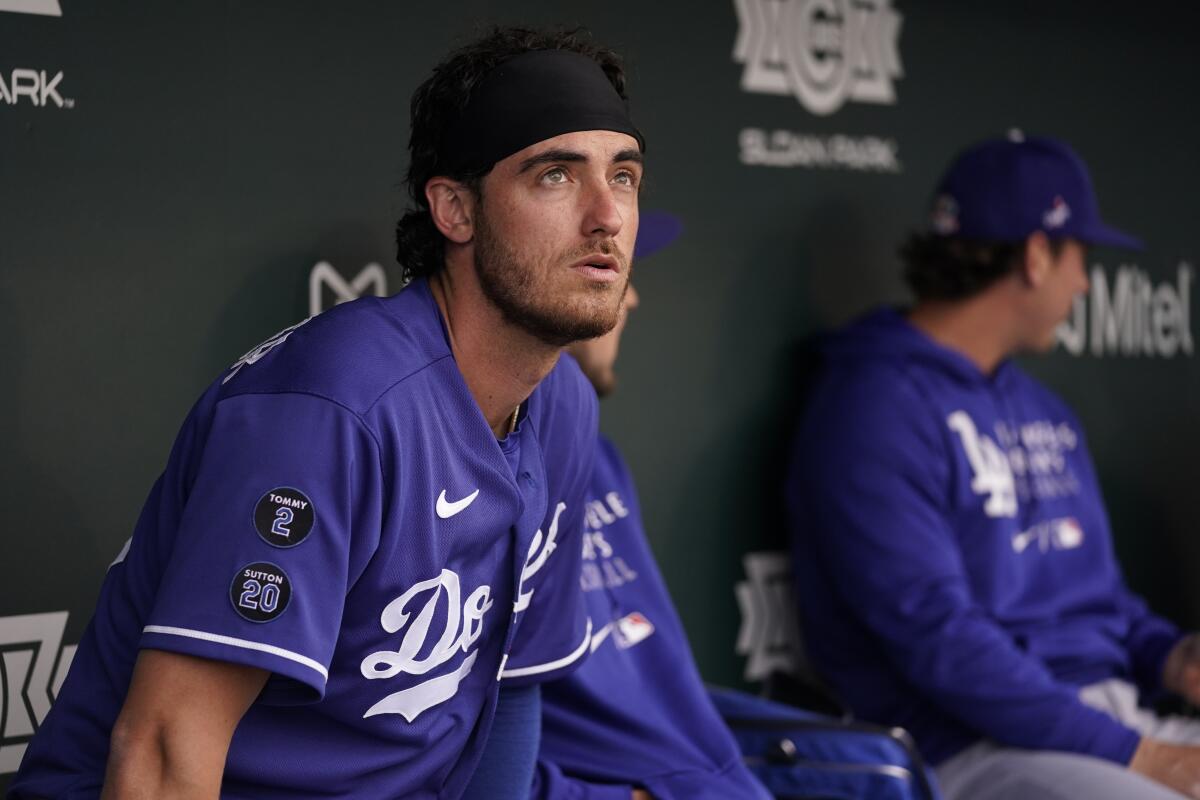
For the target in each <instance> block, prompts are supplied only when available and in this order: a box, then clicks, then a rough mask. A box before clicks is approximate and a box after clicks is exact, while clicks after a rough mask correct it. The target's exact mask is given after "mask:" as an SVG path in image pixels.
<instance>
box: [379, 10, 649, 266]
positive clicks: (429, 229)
mask: <svg viewBox="0 0 1200 800" xmlns="http://www.w3.org/2000/svg"><path fill="white" fill-rule="evenodd" d="M530 50H568V51H571V52H575V53H580V54H581V55H585V56H588V57H589V58H592V59H593V60H595V61H596V63H597V64H599V65H600V67H601V68H602V69H603V70H604V74H605V75H606V76H607V77H608V80H609V82H610V83H612V85H613V88H614V89H616V90H617V94H619V95H620V96H621V99H622V100H626V99H628V98H627V97H626V95H625V68H624V64H623V62H622V60H621V57H620V56H618V55H617V54H616V53H614V52H613V51H612V50H609V49H608V48H606V47H603V46H601V45H599V44H597V43H596V42H594V41H592V39H591V36H590V35H589V34H588V33H587V31H585V30H583V29H581V28H575V29H556V30H533V29H530V28H519V27H506V28H502V27H495V28H492V29H491V30H489V31H488V32H487V33H486V34H484V35H483V36H482V37H480V38H478V39H476V40H475V41H473V42H471V43H469V44H467V45H464V46H463V47H460V48H458V49H457V50H455V51H453V52H451V53H450V55H449V56H447V57H446V59H445V60H443V61H442V63H440V64H438V65H437V66H436V67H434V69H433V74H432V75H430V76H429V77H428V78H427V79H426V80H425V82H424V83H422V84H421V85H420V86H418V87H417V90H416V92H414V93H413V97H412V105H411V110H410V119H411V133H410V136H409V142H408V150H409V163H408V173H407V175H406V176H405V183H406V184H407V185H408V195H409V199H410V200H411V201H412V203H411V206H410V208H409V209H408V210H407V211H405V213H404V215H403V216H402V217H400V220H399V221H398V222H397V223H396V260H397V261H398V262H400V266H401V268H402V277H403V279H404V280H405V281H406V282H407V281H409V280H412V279H413V278H420V277H427V276H429V275H433V274H434V273H436V272H438V271H439V270H441V269H442V267H443V266H444V263H445V241H446V240H445V238H444V237H443V236H442V234H441V232H440V231H438V229H437V227H436V226H434V224H433V218H432V217H431V216H430V213H429V201H428V200H427V199H426V197H425V184H426V183H427V182H428V181H429V179H430V178H433V177H436V176H439V175H445V176H446V177H449V178H452V179H454V180H457V181H461V182H463V183H464V184H466V185H467V187H468V188H469V189H470V190H471V191H473V192H475V193H476V194H478V193H479V188H480V184H481V181H482V180H483V177H484V176H485V175H487V173H488V172H490V171H491V167H488V168H487V169H485V170H477V171H475V172H471V173H465V174H463V173H459V174H456V173H455V172H454V171H451V170H450V169H448V168H447V167H446V164H445V161H444V159H443V157H442V153H441V152H440V151H439V149H440V146H441V144H442V141H443V140H444V138H445V136H446V134H447V132H448V131H449V130H450V126H451V125H452V124H453V123H454V122H455V121H456V120H457V119H458V118H459V116H460V115H461V114H462V112H463V109H465V108H466V105H467V100H468V99H469V98H470V96H471V91H472V90H473V89H474V88H475V85H476V84H477V83H479V81H480V80H481V79H482V78H483V77H484V76H485V75H487V74H488V73H489V72H490V71H491V70H492V69H493V68H495V67H496V65H497V64H500V63H501V62H503V61H506V60H507V59H509V58H512V57H513V56H517V55H520V54H521V53H525V52H528V51H530Z"/></svg>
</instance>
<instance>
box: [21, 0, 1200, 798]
mask: <svg viewBox="0 0 1200 800" xmlns="http://www.w3.org/2000/svg"><path fill="white" fill-rule="evenodd" d="M486 21H499V22H527V23H530V24H544V23H568V24H576V23H578V24H584V25H586V26H588V27H590V28H591V29H592V30H593V31H594V32H595V33H596V35H597V36H598V37H599V38H600V39H602V40H603V41H606V42H608V43H611V44H612V45H613V46H615V47H617V48H618V49H619V50H621V51H622V52H623V53H624V54H626V56H627V58H628V62H629V67H630V72H631V91H632V95H633V110H634V114H635V117H636V119H637V120H638V122H639V124H640V126H641V127H642V129H643V131H644V132H645V133H646V135H647V138H648V141H649V152H648V161H649V170H648V178H649V179H648V183H647V185H646V190H645V194H644V195H643V207H644V208H646V209H658V210H667V211H670V212H672V213H674V214H676V215H678V216H679V217H680V218H681V219H682V220H683V223H684V226H685V231H684V235H683V237H682V238H681V240H680V241H679V242H677V243H676V244H675V245H674V246H673V247H672V248H670V249H668V250H666V251H663V252H662V253H660V254H658V255H655V256H653V257H652V258H650V259H647V260H646V261H645V262H644V263H640V264H639V265H638V266H637V270H636V281H637V285H638V288H639V290H640V292H641V295H642V306H641V308H640V309H639V310H638V312H636V314H635V316H634V317H633V319H632V321H631V323H630V325H629V328H628V330H627V333H626V339H625V345H624V348H623V357H622V361H621V370H620V371H621V387H620V390H619V392H618V393H617V395H616V396H614V397H613V398H611V399H609V400H607V401H605V403H604V405H603V427H604V430H605V431H607V432H608V433H609V434H611V436H612V437H613V438H614V439H615V440H616V441H617V442H618V444H619V445H620V446H621V447H622V448H623V450H624V452H625V453H626V455H627V457H628V460H629V462H630V463H631V465H632V467H633V470H634V472H635V474H636V476H637V477H638V480H639V488H640V491H641V500H642V504H643V507H644V511H645V518H646V526H647V529H648V530H649V532H650V535H651V537H652V541H653V545H654V548H655V551H656V552H657V554H658V555H659V557H660V559H661V562H662V567H663V571H664V573H665V575H666V577H667V580H668V582H669V583H670V586H671V589H672V591H673V593H674V595H675V597H676V599H677V602H678V605H679V608H680V611H681V613H682V616H683V619H684V622H685V623H686V625H687V628H688V631H689V633H690V634H691V636H692V641H693V644H694V647H695V651H696V655H697V658H698V659H699V661H700V665H701V668H702V670H703V672H704V675H705V677H706V678H707V679H709V680H711V681H715V682H719V683H726V684H737V683H739V682H741V681H743V680H745V679H747V677H751V678H753V677H754V676H756V675H758V674H760V673H761V672H762V671H763V669H765V668H766V667H768V666H770V665H771V664H774V663H779V662H780V660H781V659H782V660H784V661H786V659H787V657H788V638H787V636H786V626H785V625H784V624H782V623H781V622H780V619H779V614H778V612H779V610H780V609H781V608H782V607H783V605H784V604H785V603H784V601H783V600H782V595H781V593H780V589H781V587H782V586H783V581H782V580H781V579H780V577H779V574H778V564H777V563H776V562H775V561H773V560H772V559H770V558H769V557H757V556H751V557H750V558H749V560H746V559H745V558H744V557H745V556H746V554H753V553H761V552H764V551H771V550H777V549H778V548H779V547H780V546H781V544H782V519H781V512H780V500H779V484H780V481H781V478H782V475H781V471H782V469H783V464H784V451H785V447H786V441H787V439H788V437H789V431H790V427H791V416H792V414H793V413H794V406H795V399H794V398H795V381H796V374H797V364H796V354H797V349H798V344H799V342H800V341H801V340H802V339H803V338H804V337H806V336H807V335H809V334H811V333H813V332H815V331H818V330H821V329H824V328H827V327H829V326H832V325H835V324H839V323H841V322H844V321H846V320H847V319H849V318H850V317H852V316H853V315H855V314H857V313H859V312H861V311H863V310H865V309H867V308H868V307H870V306H872V305H874V304H877V303H880V302H898V301H903V300H904V291H903V288H902V286H901V283H900V281H899V278H898V270H897V267H896V262H895V257H894V255H893V253H894V249H895V245H896V243H897V242H898V241H899V240H900V239H901V238H902V237H903V235H904V233H905V232H906V231H907V230H908V229H910V228H911V227H913V226H915V225H919V224H921V223H922V221H923V218H924V212H925V208H926V205H927V200H928V195H929V191H930V188H931V185H932V182H933V181H934V179H935V178H936V176H937V174H938V173H939V171H940V170H941V168H942V166H943V165H944V163H945V162H946V160H947V159H948V158H949V157H950V155H951V154H952V153H953V152H954V151H955V150H956V149H958V148H959V147H960V146H961V145H963V144H965V143H967V142H969V141H971V140H974V139H977V138H979V137H982V136H987V135H994V134H998V133H1001V132H1003V131H1004V130H1006V129H1008V128H1010V127H1020V128H1022V129H1024V130H1026V131H1029V132H1032V133H1047V134H1053V135H1057V136H1060V137H1062V138H1065V139H1066V140H1068V141H1070V142H1072V143H1073V144H1074V145H1075V146H1076V147H1077V149H1078V150H1079V151H1080V152H1081V153H1082V154H1083V156H1084V157H1085V158H1086V159H1087V160H1088V161H1089V163H1090V164H1091V166H1092V170H1093V177H1094V179H1095V182H1096V184H1097V187H1098V189H1099V194H1100V198H1101V206H1102V209H1103V211H1104V214H1105V216H1106V217H1107V218H1108V219H1109V220H1111V221H1112V222H1114V223H1115V224H1118V225H1120V226H1122V227H1125V228H1127V229H1129V230H1131V231H1133V232H1135V233H1137V234H1139V235H1141V236H1142V237H1143V238H1144V239H1145V240H1146V241H1147V242H1148V243H1149V248H1148V250H1147V251H1146V252H1144V253H1140V254H1137V255H1129V254H1123V253H1113V252H1104V251H1096V252H1094V253H1093V255H1092V262H1093V264H1094V266H1093V286H1094V288H1093V291H1092V295H1091V297H1089V298H1087V299H1085V300H1084V301H1081V303H1080V305H1079V307H1078V308H1077V311H1076V315H1075V316H1074V317H1073V319H1072V321H1071V323H1070V324H1069V325H1068V326H1066V327H1064V329H1063V334H1062V342H1063V343H1062V345H1061V346H1060V347H1059V348H1058V349H1057V350H1056V351H1055V352H1054V353H1053V354H1051V355H1049V356H1047V357H1045V358H1039V359H1033V360H1030V361H1029V362H1028V366H1029V368H1030V369H1031V370H1032V371H1033V372H1035V373H1036V374H1037V375H1038V376H1039V377H1041V378H1043V379H1045V380H1046V381H1047V382H1048V383H1050V384H1051V385H1052V386H1053V387H1055V388H1056V389H1057V390H1058V391H1060V392H1061V393H1062V394H1063V395H1065V396H1066V398H1067V399H1068V400H1069V401H1070V402H1071V403H1072V404H1073V405H1074V406H1075V408H1076V409H1077V410H1078V411H1079V414H1080V416H1081V417H1082V418H1083V420H1084V423H1085V425H1086V426H1087V429H1088V433H1089V436H1090V443H1091V447H1092V449H1093V452H1094V455H1095V457H1096V460H1097V462H1098V465H1099V469H1100V474H1101V478H1102V481H1103V484H1104V489H1105V492H1106V497H1107V499H1108V503H1109V508H1110V512H1111V514H1112V517H1113V520H1114V528H1115V531H1116V538H1117V542H1116V544H1117V549H1118V551H1119V553H1120V556H1121V558H1122V560H1123V562H1124V564H1125V566H1126V568H1127V574H1128V578H1129V581H1130V583H1132V584H1133V586H1134V587H1135V588H1136V589H1137V590H1139V591H1141V592H1142V593H1144V594H1145V595H1146V596H1147V597H1148V598H1149V600H1150V601H1151V603H1152V604H1153V605H1154V606H1155V607H1156V608H1158V609H1159V610H1161V611H1163V612H1166V613H1168V614H1170V615H1172V616H1174V617H1175V618H1177V619H1178V620H1180V621H1181V622H1182V623H1184V624H1187V625H1191V626H1196V625H1197V624H1200V583H1198V582H1197V581H1196V579H1195V571H1196V567H1197V564H1200V542H1198V540H1197V537H1196V523H1195V519H1194V508H1195V498H1196V490H1195V487H1194V483H1195V481H1196V478H1197V475H1198V471H1197V468H1196V467H1195V465H1194V460H1193V456H1192V454H1193V452H1194V451H1195V450H1197V448H1198V447H1200V420H1197V417H1196V408H1197V401H1198V400H1200V386H1198V382H1200V367H1198V366H1197V360H1196V354H1195V347H1196V346H1195V341H1194V339H1195V337H1196V335H1197V333H1196V330H1197V329H1196V325H1195V323H1194V321H1193V319H1192V317H1193V306H1194V304H1195V294H1196V291H1195V283H1196V279H1195V273H1194V270H1193V268H1192V266H1191V265H1192V264H1193V263H1195V259H1196V258H1197V257H1198V256H1200V234H1198V233H1197V227H1196V224H1195V217H1196V213H1197V210H1198V208H1200V204H1198V203H1197V201H1196V193H1197V187H1198V186H1200V159H1198V158H1197V156H1196V155H1195V153H1194V148H1195V147H1196V142H1197V141H1198V140H1200V136H1198V133H1200V130H1198V128H1200V125H1198V123H1200V113H1198V112H1197V106H1196V104H1195V102H1194V100H1195V97H1196V79H1197V76H1198V75H1200V56H1197V50H1196V47H1195V42H1194V36H1195V31H1196V30H1197V28H1198V24H1197V23H1198V22H1200V13H1197V12H1196V11H1195V9H1194V8H1193V7H1192V6H1190V5H1186V4H1181V3H1173V2H1166V0H1146V2H1142V3H1136V4H1133V3H1070V2H1054V0H1048V1H1043V2H1031V1H1024V0H1022V1H1018V0H1007V1H1006V2H1005V1H1001V0H997V2H992V3H972V2H950V1H949V0H947V1H946V2H932V1H930V0H925V1H924V2H918V0H911V1H908V2H906V1H905V0H702V1H700V2H697V1H695V0H693V1H692V2H682V1H681V0H671V1H670V2H667V1H666V0H663V1H662V2H654V3H650V2H630V0H612V1H611V2H608V3H604V4H601V3H583V2H574V1H573V0H558V2H544V1H543V0H522V2H519V3H514V2H509V3H499V2H484V1H483V0H462V1H461V2H457V3H424V4H418V3H399V2H396V3H384V2H347V3H320V2H312V1H311V0H303V1H301V0H291V1H290V2H235V1H234V0H226V2H197V1H196V0H180V1H179V2H171V3H151V2H146V1H145V0H142V1H141V2H134V1H133V0H128V1H127V2H116V1H115V0H114V1H110V2H82V1H81V0H0V375H2V376H3V377H2V379H0V381H2V384H0V512H2V519H3V525H2V526H0V787H2V786H3V783H4V781H5V778H4V774H7V773H9V772H11V771H12V770H13V769H15V765H16V763H17V762H18V761H19V759H20V756H21V753H22V752H23V750H24V742H26V741H27V740H28V738H29V737H30V736H31V735H32V733H33V731H34V730H35V728H36V726H37V724H38V723H39V721H40V720H41V719H42V718H43V717H44V716H45V713H46V710H47V709H48V708H49V706H50V703H51V701H52V698H53V694H54V691H55V687H56V686H57V685H58V682H59V681H60V680H61V678H62V675H63V673H64V671H65V668H66V666H67V664H68V663H69V658H70V655H71V653H72V652H73V645H74V643H75V642H77V641H78V640H79V637H80V635H81V633H82V630H83V627H84V625H85V624H86V622H87V619H88V617H89V615H90V613H91V607H92V604H93V602H94V600H95V597H96V593H97V590H98V587H99V585H100V582H101V580H102V578H103V575H104V571H105V568H106V567H107V565H108V564H109V563H110V562H111V561H112V560H113V558H114V557H115V556H116V555H117V553H118V551H119V550H120V549H121V546H122V544H123V543H124V542H125V540H126V538H127V537H128V536H129V533H130V531H131V529H132V526H133V523H134V521H135V518H136V515H137V513H138V510H139V508H140V506H141V503H142V501H143V499H144V498H145V495H146V493H147V491H148V490H149V488H150V485H151V483H152V482H153V480H154V479H155V477H156V476H157V474H158V472H159V471H160V470H161V468H162V466H163V464H164V461H165V458H166V455H167V452H168V449H169V447H170V445H171V442H172V439H173V437H174V434H175V432H176V429H177V427H178V425H179V423H180V421H181V420H182V418H183V416H184V415H185V414H186V412H187V410H188V408H189V406H190V404H191V403H192V402H193V400H194V399H195V398H196V397H197V396H198V394H199V393H200V391H201V390H202V388H203V387H204V386H205V385H206V384H207V383H208V382H209V381H210V380H211V379H212V378H213V377H214V376H215V375H216V374H217V373H218V372H220V371H221V370H222V369H223V368H225V367H226V366H228V365H229V364H230V363H232V362H233V361H234V360H236V359H237V358H238V357H239V356H240V355H241V354H242V353H243V352H245V351H246V350H247V349H248V348H249V347H251V346H253V345H254V344H255V343H256V342H258V341H261V340H262V339H264V338H266V337H267V336H269V335H270V334H271V333H273V332H274V331H277V330H279V329H281V328H284V327H286V326H288V325H291V324H293V323H295V322H297V321H299V320H300V319H302V318H304V317H305V316H307V315H308V314H309V313H310V305H311V304H313V303H314V302H315V304H316V305H317V306H318V307H324V306H328V305H329V304H330V303H332V302H334V301H335V300H336V299H338V298H339V297H343V296H354V295H357V294H361V293H365V292H373V291H377V290H380V289H384V290H387V291H394V290H395V289H396V288H398V286H399V283H398V271H397V269H396V267H395V265H394V262H393V260H392V245H391V230H392V225H393V223H394V221H395V219H396V217H397V215H398V213H399V212H400V210H401V209H402V206H403V194H402V191H401V187H400V180H401V176H402V175H403V171H404V167H405V150H404V144H405V141H406V137H407V105H408V98H409V96H410V94H411V92H412V90H413V88H414V87H415V86H416V84H417V83H418V82H419V81H420V80H421V79H422V78H423V77H424V76H425V74H426V73H427V71H428V69H429V68H430V66H431V65H432V64H433V63H434V62H435V61H436V60H437V59H438V58H439V57H440V56H441V55H442V54H443V53H444V51H445V50H446V49H447V48H448V47H449V46H450V45H451V44H453V43H454V42H456V41H459V40H461V39H463V38H464V37H467V36H469V35H470V33H471V32H472V30H473V26H474V25H475V24H476V23H480V22H486ZM321 265H324V266H321ZM748 571H749V573H748ZM739 583H740V584H742V587H741V589H740V590H739V589H735V587H736V586H737V585H738V584H739Z"/></svg>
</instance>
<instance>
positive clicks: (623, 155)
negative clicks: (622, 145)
mask: <svg viewBox="0 0 1200 800" xmlns="http://www.w3.org/2000/svg"><path fill="white" fill-rule="evenodd" d="M622 161H632V162H634V163H636V164H641V163H643V162H644V161H645V159H644V158H642V151H641V150H634V149H633V148H632V147H631V148H629V149H628V150H622V151H621V152H619V153H617V154H616V155H615V156H613V159H612V163H614V164H619V163H621V162H622Z"/></svg>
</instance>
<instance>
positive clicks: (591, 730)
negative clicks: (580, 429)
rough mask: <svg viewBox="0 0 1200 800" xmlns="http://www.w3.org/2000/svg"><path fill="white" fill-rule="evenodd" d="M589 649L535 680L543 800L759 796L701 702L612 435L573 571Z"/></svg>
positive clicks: (538, 792) (538, 786) (763, 794)
mask: <svg viewBox="0 0 1200 800" xmlns="http://www.w3.org/2000/svg"><path fill="white" fill-rule="evenodd" d="M580 575H581V583H582V588H583V593H584V596H585V597H586V598H587V608H588V612H589V614H590V615H591V618H592V624H593V633H592V639H591V645H590V647H591V650H592V654H591V656H590V657H589V658H588V661H587V663H585V664H584V665H583V666H582V667H580V669H579V670H577V671H576V672H574V673H572V674H571V675H570V676H568V677H566V678H564V679H562V680H558V681H554V682H553V683H547V684H545V685H544V686H543V687H542V704H543V705H542V747H541V755H540V758H539V764H538V772H537V775H536V777H535V784H534V788H533V796H534V797H535V798H539V800H566V798H571V800H584V798H588V799H589V800H601V798H604V799H605V800H608V798H612V800H629V797H630V794H631V792H632V786H633V785H638V786H643V787H645V788H646V789H647V790H648V791H649V792H650V793H651V794H652V795H653V796H654V797H655V798H658V800H761V799H764V798H769V797H770V794H768V793H767V791H766V790H765V789H763V788H762V787H761V785H760V784H759V783H758V782H757V780H756V779H755V778H754V777H753V776H752V775H751V774H750V773H749V771H748V770H747V769H746V768H745V766H744V765H743V763H742V757H741V753H740V751H739V750H738V746H737V743H736V742H735V741H734V739H733V736H732V735H731V734H730V732H729V729H728V728H727V727H726V726H725V723H724V722H723V721H722V720H721V717H720V715H719V714H718V713H717V711H716V709H715V708H714V707H713V704H712V701H710V700H709V698H708V693H707V692H706V691H705V688H704V683H703V681H702V680H701V678H700V673H699V671H698V670H697V669H696V663H695V660H694V659H693V657H692V652H691V648H689V647H688V642H687V636H686V635H685V633H684V630H683V625H682V623H681V622H680V620H679V615H678V614H677V613H676V611H675V607H674V605H673V604H672V603H671V597H670V595H669V594H668V592H667V587H666V583H665V582H664V581H663V579H662V575H661V574H660V573H659V571H658V565H657V564H656V563H655V561H654V556H653V554H652V553H651V551H650V545H649V542H647V540H646V535H645V533H644V532H643V530H642V521H641V511H640V508H639V505H638V498H637V494H636V492H635V491H634V485H633V479H632V476H631V475H630V474H629V470H628V468H627V467H626V466H625V463H624V462H623V461H622V459H621V456H620V454H619V453H618V452H617V449H616V448H615V447H614V446H613V444H612V443H611V442H609V441H608V440H607V439H604V438H601V439H600V441H599V445H598V447H597V449H596V466H595V470H594V473H593V477H592V482H591V490H590V493H589V496H588V501H587V508H586V512H585V516H584V538H583V570H582V572H581V573H580Z"/></svg>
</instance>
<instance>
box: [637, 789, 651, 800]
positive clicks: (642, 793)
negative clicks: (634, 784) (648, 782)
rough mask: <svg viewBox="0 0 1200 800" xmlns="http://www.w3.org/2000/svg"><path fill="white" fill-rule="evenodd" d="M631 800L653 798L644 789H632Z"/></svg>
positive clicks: (648, 799) (649, 799)
mask: <svg viewBox="0 0 1200 800" xmlns="http://www.w3.org/2000/svg"><path fill="white" fill-rule="evenodd" d="M633 800H654V796H653V795H651V794H650V793H649V792H647V791H646V790H645V789H634V790H633Z"/></svg>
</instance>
